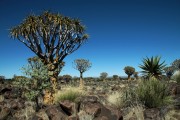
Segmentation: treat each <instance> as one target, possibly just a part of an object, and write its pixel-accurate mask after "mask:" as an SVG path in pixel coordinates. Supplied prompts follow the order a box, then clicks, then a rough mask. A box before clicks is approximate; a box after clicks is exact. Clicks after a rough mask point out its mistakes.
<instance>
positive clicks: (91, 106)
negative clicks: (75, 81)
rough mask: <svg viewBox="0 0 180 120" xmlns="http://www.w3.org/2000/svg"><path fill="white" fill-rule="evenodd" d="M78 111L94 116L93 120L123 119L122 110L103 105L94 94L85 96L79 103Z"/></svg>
mask: <svg viewBox="0 0 180 120" xmlns="http://www.w3.org/2000/svg"><path fill="white" fill-rule="evenodd" d="M80 111H85V112H86V113H87V114H89V115H93V116H94V120H101V119H102V120H106V119H107V120H123V116H122V112H121V111H119V110H117V109H115V108H111V107H107V106H106V107H105V106H104V105H103V104H101V103H100V102H99V101H98V98H97V97H96V96H86V97H84V98H83V99H82V101H81V103H80Z"/></svg>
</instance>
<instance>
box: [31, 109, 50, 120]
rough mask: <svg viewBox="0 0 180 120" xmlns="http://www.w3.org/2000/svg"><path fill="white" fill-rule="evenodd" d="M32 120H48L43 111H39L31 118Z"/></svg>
mask: <svg viewBox="0 0 180 120" xmlns="http://www.w3.org/2000/svg"><path fill="white" fill-rule="evenodd" d="M32 120H49V117H48V115H47V114H46V112H45V110H43V109H42V110H40V111H39V112H38V113H36V115H35V116H34V117H33V118H32Z"/></svg>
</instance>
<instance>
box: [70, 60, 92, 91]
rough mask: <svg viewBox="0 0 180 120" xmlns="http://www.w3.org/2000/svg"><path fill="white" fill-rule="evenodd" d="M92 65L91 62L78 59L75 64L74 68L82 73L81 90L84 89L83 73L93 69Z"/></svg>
mask: <svg viewBox="0 0 180 120" xmlns="http://www.w3.org/2000/svg"><path fill="white" fill-rule="evenodd" d="M91 66H92V64H91V63H90V62H89V60H85V59H76V60H74V62H73V67H74V68H75V69H76V70H78V71H79V72H80V85H79V86H80V88H83V87H84V82H83V73H84V72H85V71H87V70H89V69H90V68H91Z"/></svg>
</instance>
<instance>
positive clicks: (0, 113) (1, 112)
mask: <svg viewBox="0 0 180 120" xmlns="http://www.w3.org/2000/svg"><path fill="white" fill-rule="evenodd" d="M9 114H10V108H7V107H3V106H0V120H5V119H6V118H7V117H8V115H9Z"/></svg>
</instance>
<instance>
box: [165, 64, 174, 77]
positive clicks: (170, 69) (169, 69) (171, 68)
mask: <svg viewBox="0 0 180 120" xmlns="http://www.w3.org/2000/svg"><path fill="white" fill-rule="evenodd" d="M175 69H176V68H175V67H174V66H169V67H165V68H164V71H165V73H166V76H167V77H168V78H169V79H170V78H171V76H172V75H173V74H174V72H175Z"/></svg>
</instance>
